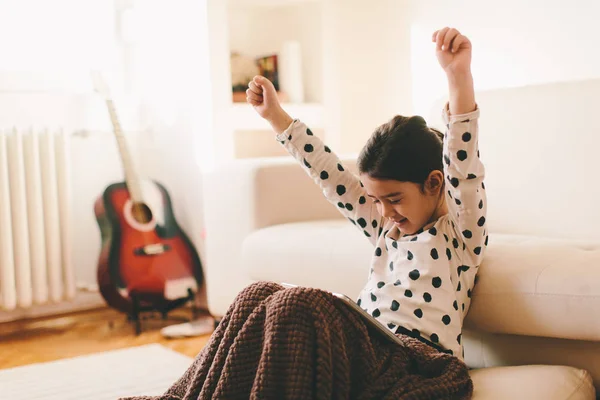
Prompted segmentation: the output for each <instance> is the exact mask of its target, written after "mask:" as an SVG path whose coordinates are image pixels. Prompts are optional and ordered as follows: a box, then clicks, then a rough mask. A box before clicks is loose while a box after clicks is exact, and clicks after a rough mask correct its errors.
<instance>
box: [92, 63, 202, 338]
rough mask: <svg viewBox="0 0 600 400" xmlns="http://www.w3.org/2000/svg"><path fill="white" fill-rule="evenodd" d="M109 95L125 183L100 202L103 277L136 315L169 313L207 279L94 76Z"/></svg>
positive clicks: (117, 302) (107, 293) (116, 304)
mask: <svg viewBox="0 0 600 400" xmlns="http://www.w3.org/2000/svg"><path fill="white" fill-rule="evenodd" d="M93 80H94V86H95V88H96V91H97V92H98V93H99V94H100V95H102V96H103V97H104V100H105V102H106V106H107V108H108V113H109V116H110V119H111V122H112V126H113V132H114V135H115V137H116V139H117V144H118V148H119V153H120V156H121V161H122V164H123V170H124V175H125V181H124V182H117V183H113V184H111V185H109V186H108V187H107V188H106V189H105V190H104V193H102V195H101V196H99V197H98V199H97V200H96V202H95V204H94V213H95V215H96V220H97V222H98V225H99V228H100V233H101V239H102V248H101V252H100V256H99V260H98V270H97V279H98V285H99V288H100V293H101V294H102V296H103V298H104V299H105V301H106V302H107V304H108V305H109V306H111V307H113V308H115V309H117V310H119V311H121V312H124V313H127V314H129V315H130V317H133V320H135V321H136V322H137V323H138V325H137V326H136V328H137V332H138V333H139V332H140V327H139V318H138V315H139V312H140V311H145V310H157V311H160V312H162V313H163V316H164V317H166V313H167V312H169V311H170V310H172V309H174V308H176V307H179V306H181V305H183V304H185V303H186V302H188V301H190V300H191V301H192V302H193V300H194V296H195V294H196V293H197V291H198V287H199V285H200V284H201V283H202V280H203V274H202V264H201V262H200V258H199V256H198V253H197V252H196V250H195V248H194V246H193V244H192V243H191V241H190V240H189V238H188V237H187V235H186V234H185V232H184V231H183V230H182V229H181V228H180V227H179V225H178V224H177V221H176V219H175V215H174V214H173V209H172V206H171V199H170V196H169V193H168V192H167V190H166V189H165V188H164V187H163V186H162V185H161V184H160V183H158V182H156V181H154V180H149V179H140V177H138V175H137V173H136V171H135V169H134V166H133V163H132V159H131V156H130V154H129V151H128V148H127V145H126V140H125V136H124V134H123V131H122V130H121V125H120V123H119V120H118V118H117V113H116V111H115V107H114V104H113V101H112V99H111V96H110V94H109V90H108V87H107V85H106V84H105V82H104V80H103V79H102V76H101V75H99V74H98V73H95V74H93Z"/></svg>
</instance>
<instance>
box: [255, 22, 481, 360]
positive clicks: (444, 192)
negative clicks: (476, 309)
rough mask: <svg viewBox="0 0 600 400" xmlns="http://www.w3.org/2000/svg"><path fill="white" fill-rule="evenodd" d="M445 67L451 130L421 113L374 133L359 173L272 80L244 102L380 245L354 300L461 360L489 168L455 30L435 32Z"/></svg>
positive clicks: (466, 46)
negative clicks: (289, 107) (288, 108)
mask: <svg viewBox="0 0 600 400" xmlns="http://www.w3.org/2000/svg"><path fill="white" fill-rule="evenodd" d="M432 41H433V42H435V43H436V55H437V59H438V61H439V64H440V66H441V67H442V69H443V70H444V72H445V73H446V76H447V78H448V85H449V91H450V96H449V103H448V104H447V105H446V107H445V109H444V111H443V118H444V120H445V122H446V124H447V125H446V127H447V132H446V134H445V135H443V134H442V133H440V132H438V131H436V130H434V129H432V128H429V127H428V126H427V125H426V123H425V121H424V120H423V118H421V117H418V116H413V117H402V116H396V117H394V118H392V120H391V121H389V122H387V123H385V124H383V125H381V126H380V127H379V128H377V129H376V130H375V132H374V133H373V135H372V136H371V138H370V139H369V141H368V142H367V144H366V145H365V147H364V148H363V149H362V151H361V153H360V155H359V158H358V171H359V173H360V179H359V177H357V176H355V175H354V174H352V173H351V172H349V171H346V170H345V169H344V167H343V166H342V164H341V163H340V162H339V160H338V158H337V156H336V155H335V154H334V153H332V151H331V150H330V149H329V148H328V147H327V146H325V145H323V143H322V142H321V141H320V140H319V139H318V138H317V137H315V136H314V135H313V134H312V132H311V130H310V128H308V127H307V126H306V125H304V124H303V123H302V122H301V121H299V120H295V119H292V118H291V117H290V116H289V115H288V114H287V113H286V112H285V111H284V110H283V109H282V108H281V105H280V104H279V101H278V99H277V95H276V92H275V89H274V87H273V85H272V84H271V82H269V81H268V80H267V79H265V78H264V77H261V76H257V77H255V78H254V79H253V80H252V81H251V82H250V83H249V88H248V90H247V91H246V94H247V101H248V103H250V104H251V105H252V106H254V109H255V110H256V111H257V112H258V114H259V115H260V116H261V117H263V118H264V119H266V120H267V121H268V122H269V123H270V124H271V126H272V127H273V129H274V131H275V132H276V133H277V140H278V141H279V142H280V143H281V144H282V145H283V146H284V147H285V149H286V150H287V151H288V152H289V153H290V154H291V155H292V156H294V157H295V158H296V159H297V160H298V161H299V162H300V164H301V165H302V166H303V168H304V169H305V170H306V172H307V173H308V174H309V175H310V176H311V177H312V178H313V179H314V180H315V182H316V183H317V184H318V185H320V187H321V188H322V190H323V192H324V194H325V196H326V197H327V199H328V200H329V201H330V202H331V203H333V204H334V205H335V206H336V207H338V209H339V210H340V211H341V212H342V213H343V214H344V215H345V216H346V217H347V218H348V219H349V220H350V222H352V223H353V224H354V225H356V227H357V228H358V229H359V230H360V231H361V232H362V233H363V234H364V235H365V236H366V237H367V238H368V239H369V240H370V241H371V243H372V244H373V246H374V248H375V250H374V257H373V260H372V263H371V270H370V271H371V272H370V274H369V278H368V281H367V283H366V285H365V287H364V289H363V290H362V291H361V293H360V295H359V297H358V304H359V305H360V306H361V307H362V308H363V309H364V310H365V311H367V312H368V313H369V314H371V315H372V316H373V317H374V318H376V319H377V320H379V322H381V323H383V325H384V326H387V327H388V328H389V329H390V330H392V331H393V332H395V333H403V334H406V335H409V336H412V337H414V338H417V339H419V340H421V341H423V342H425V343H427V344H429V345H430V346H432V347H435V348H436V349H438V350H440V351H443V352H447V353H450V354H453V355H455V356H458V357H460V358H462V357H463V349H462V343H461V330H462V324H463V319H464V316H465V315H466V313H467V311H468V309H469V305H470V298H471V291H472V289H473V285H474V281H475V276H476V273H477V269H478V267H479V265H480V264H481V261H482V259H483V256H484V253H485V248H486V246H487V241H488V237H487V231H486V224H485V216H486V206H487V204H486V196H485V186H484V183H483V179H484V172H485V171H484V166H483V164H482V163H481V161H480V159H479V151H478V148H477V146H478V145H477V142H478V130H477V126H478V123H477V121H478V117H479V110H478V108H477V105H476V103H475V95H474V89H473V78H472V76H471V71H470V64H471V43H470V41H469V39H468V38H467V37H465V36H464V35H461V34H460V32H458V31H457V30H456V29H452V28H443V29H441V30H439V31H436V32H435V33H434V34H433V37H432Z"/></svg>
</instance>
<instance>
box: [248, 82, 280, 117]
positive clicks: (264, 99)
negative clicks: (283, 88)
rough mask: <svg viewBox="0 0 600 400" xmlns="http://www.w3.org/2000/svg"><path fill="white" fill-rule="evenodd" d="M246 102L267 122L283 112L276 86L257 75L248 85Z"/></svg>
mask: <svg viewBox="0 0 600 400" xmlns="http://www.w3.org/2000/svg"><path fill="white" fill-rule="evenodd" d="M246 101H247V102H248V103H250V104H252V106H253V107H254V109H255V110H256V112H257V113H258V115H260V116H261V117H263V118H264V119H266V120H267V121H268V120H270V119H271V118H272V117H273V116H274V115H276V114H277V113H278V112H280V111H281V105H280V104H279V99H278V98H277V92H276V91H275V86H273V84H272V83H271V81H270V80H268V79H267V78H265V77H264V76H260V75H257V76H255V77H254V79H252V80H251V81H250V82H249V83H248V90H246Z"/></svg>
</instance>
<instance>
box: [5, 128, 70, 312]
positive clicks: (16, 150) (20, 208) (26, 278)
mask: <svg viewBox="0 0 600 400" xmlns="http://www.w3.org/2000/svg"><path fill="white" fill-rule="evenodd" d="M69 140H70V139H69V137H68V136H67V134H65V133H64V132H54V131H49V130H43V131H33V130H29V131H21V130H17V129H12V130H5V131H0V309H4V310H14V309H16V308H28V307H31V306H34V305H41V304H46V303H58V302H61V301H65V300H69V299H73V298H74V297H75V292H76V290H75V273H74V268H73V264H72V261H71V254H72V251H71V240H72V237H71V217H70V213H71V210H72V200H71V194H70V179H69V178H70V170H69V168H70V167H69V154H70V152H69V148H70V143H69Z"/></svg>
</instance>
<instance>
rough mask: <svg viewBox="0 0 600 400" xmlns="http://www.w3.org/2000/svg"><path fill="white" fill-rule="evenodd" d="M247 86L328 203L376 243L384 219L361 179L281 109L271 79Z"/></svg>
mask: <svg viewBox="0 0 600 400" xmlns="http://www.w3.org/2000/svg"><path fill="white" fill-rule="evenodd" d="M248 86H249V89H248V90H247V91H246V94H247V96H248V102H249V103H250V104H252V105H253V106H254V108H255V110H256V111H257V112H258V114H259V115H260V116H261V117H263V118H264V119H265V120H267V121H268V122H269V123H270V124H271V126H272V127H273V130H274V131H275V132H276V133H277V140H278V141H279V143H281V144H282V145H283V146H284V147H285V149H286V150H287V151H288V152H289V153H290V154H291V155H292V156H293V157H294V158H295V159H296V160H298V163H299V164H300V165H301V166H302V168H303V169H304V170H305V171H306V173H307V174H308V175H309V176H310V177H311V178H312V179H313V180H314V181H315V183H316V184H318V185H319V187H320V188H321V190H322V191H323V194H324V195H325V197H326V198H327V200H328V201H329V202H330V203H332V204H333V205H334V206H335V207H337V209H338V210H339V211H340V212H341V213H342V214H343V215H344V216H345V217H347V218H348V219H349V220H350V221H351V222H352V223H353V224H354V225H356V227H357V228H358V229H359V230H360V231H362V232H363V234H364V235H365V236H366V237H368V238H369V240H370V241H371V243H375V242H376V240H377V237H378V236H379V235H380V234H381V231H382V228H381V223H382V218H381V216H380V215H379V213H378V211H377V206H376V205H375V204H374V203H373V201H372V200H371V199H370V198H369V197H368V196H367V194H366V191H365V189H364V188H363V186H362V184H361V182H360V180H359V179H358V177H357V176H356V175H354V174H353V173H352V172H350V171H348V170H346V169H345V168H344V167H343V165H342V163H341V161H340V159H339V158H338V156H337V155H336V154H335V153H333V152H332V151H331V149H329V147H327V146H325V145H324V144H323V142H322V141H321V140H320V139H319V138H318V137H316V136H315V135H314V134H313V133H312V131H311V130H310V128H308V127H307V126H306V125H305V124H304V123H303V122H301V121H299V120H294V119H292V118H291V117H290V116H289V115H288V114H287V113H286V112H285V111H284V110H283V109H282V108H281V105H280V104H279V101H278V100H277V94H276V92H275V88H274V87H273V85H272V83H271V82H270V81H269V80H267V79H266V78H264V77H261V76H258V77H255V78H254V79H253V80H252V81H251V82H250V83H249V85H248ZM306 206H307V207H310V204H307V205H306Z"/></svg>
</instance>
